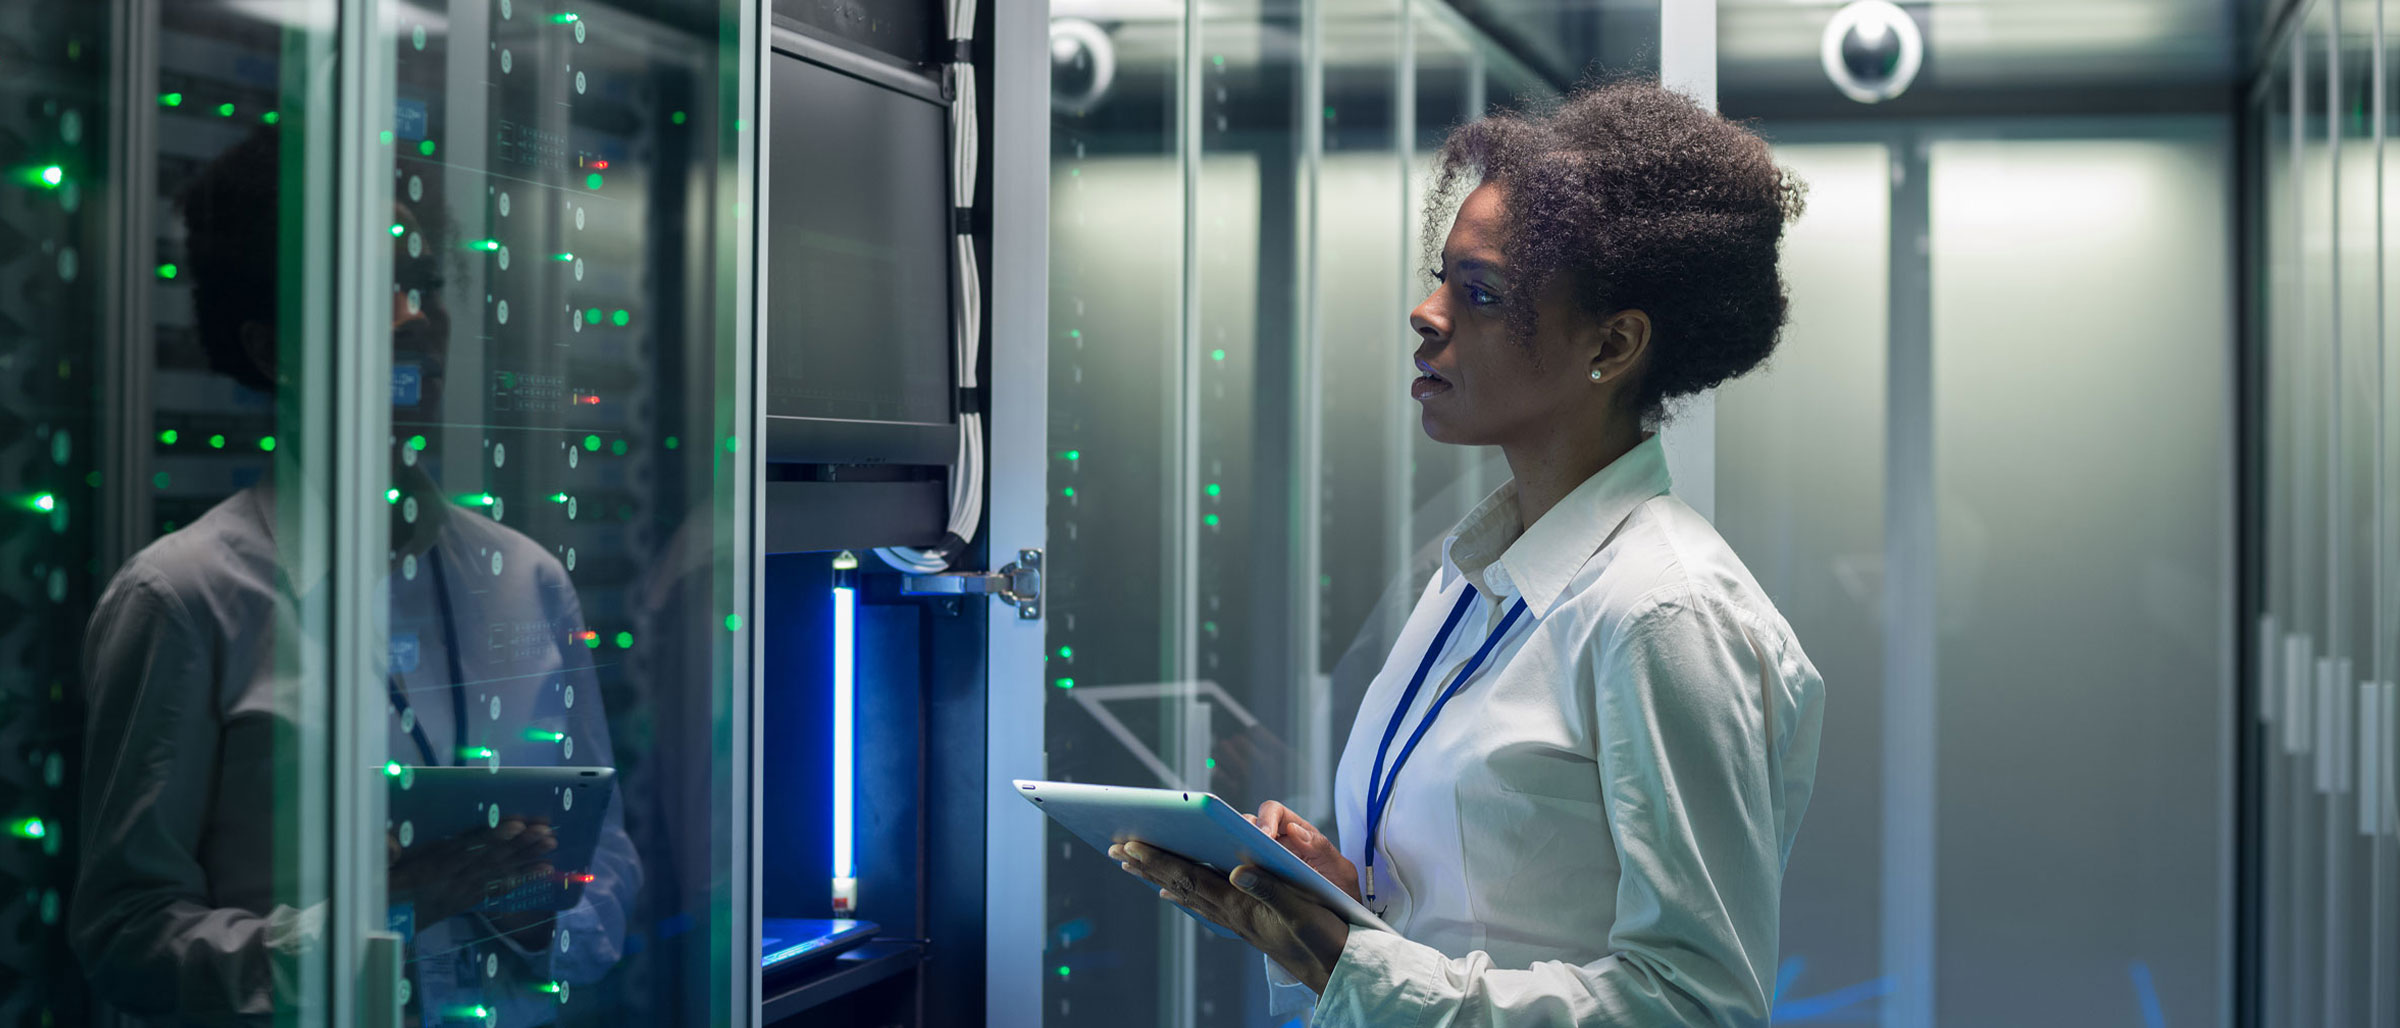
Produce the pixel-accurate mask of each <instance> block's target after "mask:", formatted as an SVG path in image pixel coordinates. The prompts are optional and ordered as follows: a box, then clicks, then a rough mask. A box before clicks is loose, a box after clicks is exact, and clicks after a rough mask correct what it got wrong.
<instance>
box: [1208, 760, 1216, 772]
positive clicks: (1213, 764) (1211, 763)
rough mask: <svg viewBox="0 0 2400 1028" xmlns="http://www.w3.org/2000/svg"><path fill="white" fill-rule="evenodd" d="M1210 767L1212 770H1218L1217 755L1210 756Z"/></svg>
mask: <svg viewBox="0 0 2400 1028" xmlns="http://www.w3.org/2000/svg"><path fill="white" fill-rule="evenodd" d="M1208 768H1209V770H1211V771H1214V770H1216V768H1217V758H1215V757H1210V758H1208Z"/></svg>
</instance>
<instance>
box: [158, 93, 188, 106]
mask: <svg viewBox="0 0 2400 1028" xmlns="http://www.w3.org/2000/svg"><path fill="white" fill-rule="evenodd" d="M158 105H159V106H160V107H181V106H183V94H182V93H160V94H158Z"/></svg>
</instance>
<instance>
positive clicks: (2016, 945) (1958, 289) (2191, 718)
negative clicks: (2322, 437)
mask: <svg viewBox="0 0 2400 1028" xmlns="http://www.w3.org/2000/svg"><path fill="white" fill-rule="evenodd" d="M2226 145H2227V144H2226V141H2225V140H2223V139H2221V138H2219V137H2217V136H2216V135H2215V134H2214V131H2213V130H2211V129H2207V128H2195V129H2192V130H2191V132H2190V134H2188V135H2170V134H2165V133H2163V132H2162V135H2161V136H2160V137H2158V138H2151V139H2120V140H2089V141H2084V140H2058V141H2043V140H2009V141H2005V142H1948V143H1938V144H1935V145H1934V147H1933V148H1932V150H1931V168H1932V180H1931V188H1932V200H1931V202H1932V207H1931V212H1932V222H1931V261H1932V268H1931V270H1932V293H1931V299H1932V312H1933V324H1934V346H1935V350H1934V375H1935V382H1934V404H1933V409H1934V412H1935V418H1936V422H1935V425H1934V439H1935V445H1936V458H1937V463H1936V469H1937V470H1936V477H1935V490H1936V491H1935V498H1936V512H1937V520H1938V528H1939V548H1940V550H1939V552H1940V562H1941V563H1940V566H1939V567H1940V574H1939V583H1940V593H1939V607H1938V615H1939V616H1938V620H1939V625H1940V634H1939V666H1938V671H1939V674H1940V693H1939V695H1940V697H1941V700H1940V736H1939V744H1938V750H1937V752H1938V753H1939V754H1940V759H1941V772H1940V777H1939V782H1938V786H1937V788H1938V797H1939V801H1940V809H1942V810H1946V811H1972V812H1974V813H1973V815H1972V816H1971V817H1966V816H1962V817H1958V818H1946V819H1944V820H1942V821H1941V822H1940V824H1939V825H1938V832H1939V834H1938V836H1937V844H1938V846H1939V850H1938V854H1939V859H1940V867H1941V869H1942V870H1941V875H1940V890H1941V891H1940V897H1939V903H1940V908H1939V909H1940V910H1941V913H1942V922H1943V924H1944V925H1946V926H1958V928H1957V930H1945V931H1944V932H1943V934H1942V943H1941V949H1940V952H1939V955H1938V961H1939V965H1938V969H1937V973H1938V974H1939V976H1940V979H1939V980H1940V983H1941V992H1940V999H1939V1001H1940V1007H1941V1011H1940V1013H1941V1020H1942V1023H1944V1024H1954V1023H1955V1024H1965V1025H1976V1024H1990V1025H2006V1024H2027V1023H2034V1022H2039V1021H2043V1020H2045V1019H2052V1018H2054V1017H2055V1013H2056V1012H2057V1011H2060V1010H2105V1009H2130V1008H2131V1006H2132V1005H2133V1002H2134V999H2135V997H2139V996H2144V995H2150V996H2155V997H2157V998H2158V999H2159V1000H2160V1001H2161V1002H2162V1004H2163V1009H2164V1016H2165V1017H2167V1018H2168V1019H2170V1020H2173V1021H2176V1022H2182V1021H2193V1022H2198V1023H2209V1022H2213V1021H2216V1020H2218V1019H2219V1018H2220V1017H2222V1016H2223V1014H2222V1013H2221V1012H2220V1010H2218V1009H2217V1005H2218V1003H2219V1000H2218V999H2217V997H2219V996H2220V995H2222V994H2221V992H2220V991H2219V989H2218V988H2217V986H2218V984H2219V983H2220V982H2221V980H2222V975H2221V973H2220V970H2219V963H2218V954H2219V952H2220V947H2221V946H2222V945H2223V943H2224V940H2223V938H2222V932H2223V930H2224V914H2223V909H2222V907H2221V906H2220V904H2219V903H2218V902H2214V901H2209V900H2199V901H2196V898H2202V897H2215V896H2218V895H2220V886H2221V883H2222V882H2224V881H2225V880H2226V879H2225V877H2224V876H2225V875H2226V874H2227V872H2228V868H2227V867H2226V866H2225V865H2224V863H2223V861H2224V858H2225V849H2224V845H2223V843H2224V840H2225V839H2227V838H2228V832H2227V820H2226V819H2227V817H2228V816H2229V811H2230V809H2231V796H2230V794H2229V793H2228V792H2227V790H2226V788H2225V784H2224V779H2223V776H2222V772H2221V768H2222V767H2223V763H2222V761H2223V759H2224V758H2223V755H2224V754H2225V753H2226V752H2227V746H2228V742H2227V739H2226V735H2225V732H2226V730H2227V724H2226V717H2227V714H2228V708H2227V707H2226V705H2225V704H2226V697H2227V696H2228V695H2229V692H2228V689H2229V684H2228V683H2229V674H2230V669H2229V668H2228V667H2227V663H2226V661H2227V653H2228V651H2227V648H2226V647H2225V645H2224V641H2223V622H2222V619H2223V617H2224V616H2225V614H2224V612H2225V611H2227V610H2229V609H2230V607H2229V606H2228V603H2229V600H2230V597H2229V595H2228V594H2227V592H2226V590H2227V589H2228V588H2229V585H2230V581H2231V577H2230V570H2229V568H2230V565H2229V561H2230V557H2231V553H2232V540H2231V538H2230V536H2229V534H2228V532H2229V527H2230V525H2231V518H2230V514H2229V512H2228V510H2227V509H2226V507H2225V504H2226V502H2227V496H2228V495H2229V489H2230V484H2231V483H2230V473H2231V472H2230V462H2229V459H2228V454H2227V442H2226V441H2227V440H2228V439H2230V438H2231V435H2230V433H2231V414H2230V408H2229V404H2228V403H2227V397H2228V396H2230V392H2229V389H2230V383H2229V380H2228V377H2227V375H2228V362H2227V361H2226V360H2225V358H2224V355H2225V354H2226V353H2228V352H2229V349H2230V345H2231V341H2230V338H2229V336H2228V333H2229V332H2230V328H2229V327H2228V326H2229V324H2230V318H2229V315H2230V305H2229V304H2228V302H2227V300H2226V298H2225V295H2224V290H2223V288H2222V284H2223V283H2225V282H2227V281H2229V267H2228V263H2227V262H2228V260H2229V255H2228V253H2227V251H2226V241H2227V240H2228V239H2230V238H2231V231H2230V226H2229V225H2228V224H2227V222H2226V205H2225V203H2224V198H2225V196H2226V195H2227V190H2228V188H2229V186H2230V183H2229V182H2228V181H2227V177H2226V171H2225V168H2226ZM2069 240H2071V241H2072V242H2073V245H2071V246H2070V245H2062V243H2063V242H2065V241H2069ZM2037 255H2038V259H2036V257H2037ZM2027 297H2038V298H2039V300H2038V304H2039V306H2040V307H2041V309H2042V311H2043V315H2042V317H2041V319H2040V321H2041V329H2040V331H2034V332H2028V331H2026V329H2025V321H2024V314H2025V307H2024V305H2025V303H2026V298H2027ZM2129 397H2130V398H2132V400H2133V401H2134V402H2132V403H2130V404H2129V403H2128V398H2129ZM2061 497H2072V498H2073V502H2071V503H2065V504H2062V503H2061V502H2060V500H2061ZM2028 745H2036V746H2038V753H2039V758H2040V759H2038V760H2033V761H2028V760H2027V759H2026V758H2027V755H2028V752H2029V751H2028V749H2027V747H2028ZM2095 782H2108V783H2116V786H2117V787H2111V788H2104V789H2095V788H2092V787H2091V785H2092V783H2095ZM2098 838H2106V839H2110V840H2112V844H2111V845H2110V846H2107V847H2093V846H2091V845H2090V844H2089V840H2092V839H2098ZM1820 839H1821V837H1820ZM2065 923H2073V924H2079V925H2091V926H2099V930H2094V931H2083V932H2077V933H2073V934H2071V936H2069V937H2061V936H2060V935H2059V934H2058V933H2057V931H2056V930H2055V927H2056V926H2057V925H2059V924H2065ZM2001 967H2005V968H2007V969H2008V970H2007V971H2006V973H1995V972H1994V971H1993V969H1994V968H2001ZM2027 981H2039V982H2041V983H2042V987H2041V988H2040V989H2038V990H2028V989H2026V988H2024V983H2025V982H2027Z"/></svg>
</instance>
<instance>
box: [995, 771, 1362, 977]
mask: <svg viewBox="0 0 2400 1028" xmlns="http://www.w3.org/2000/svg"><path fill="white" fill-rule="evenodd" d="M1016 785H1017V795H1019V796H1023V797H1025V798H1026V799H1027V800H1029V801H1031V802H1032V803H1033V804H1034V805H1035V806H1038V807H1040V808H1042V813H1045V814H1048V815H1050V820H1053V821H1056V822H1058V823H1059V824H1061V825H1063V826H1065V827H1066V829H1067V830H1068V831H1070V832H1073V833H1075V835H1076V837H1077V838H1080V839H1082V840H1083V841H1085V842H1088V843H1091V844H1092V845H1093V846H1095V847H1097V848H1099V850H1100V851H1101V852H1102V853H1106V852H1107V851H1108V848H1109V847H1110V846H1111V845H1114V844H1116V843H1120V842H1124V841H1126V840H1129V839H1131V840H1138V841H1140V842H1142V843H1144V844H1146V845H1151V846H1156V847H1158V848H1159V849H1162V850H1166V851H1167V852H1169V853H1174V854H1178V855H1180V856H1182V857H1183V858H1184V859H1186V860H1190V861H1192V862H1193V863H1197V864H1203V865H1206V866H1208V867H1210V868H1214V869H1215V870H1217V871H1218V872H1219V873H1230V872H1232V870H1233V869H1234V868H1237V867H1240V866H1242V865H1243V864H1256V865H1258V866H1259V867H1262V868H1265V869H1266V870H1268V871H1270V872H1272V873H1274V875H1275V876H1276V877H1278V878H1281V879H1283V880H1284V881H1286V882H1290V883H1291V884H1292V885H1294V886H1295V887H1298V888H1300V889H1302V890H1304V891H1306V892H1307V893H1308V894H1309V896H1310V897H1312V898H1314V899H1315V900H1316V901H1317V902H1319V903H1323V904H1325V905H1326V906H1328V907H1331V908H1333V910H1334V911H1335V912H1336V913H1339V914H1341V915H1342V917H1343V918H1344V919H1345V920H1348V921H1349V922H1350V923H1351V924H1354V925H1360V926H1363V927H1367V928H1374V929H1378V930H1381V931H1386V932H1388V931H1391V930H1392V928H1391V926H1390V925H1387V924H1384V923H1383V919H1382V918H1380V917H1376V916H1375V914H1374V912H1373V911H1370V910H1368V909H1367V908H1366V907H1365V905H1363V904H1361V903H1359V902H1358V901H1357V900H1354V899H1351V898H1350V894H1349V893H1346V892H1343V891H1342V890H1341V887H1340V886H1337V885H1335V884H1333V883H1332V882H1330V881H1327V880H1326V878H1325V876H1324V875H1321V874H1318V873H1317V869H1316V868H1313V867H1310V866H1308V864H1307V862H1305V861H1303V860H1301V859H1300V858H1299V856H1297V855H1296V854H1294V853H1293V852H1292V851H1290V850H1288V849H1285V848H1283V844H1282V843H1279V842H1276V841H1275V840H1273V839H1270V838H1267V833H1265V832H1262V831H1259V830H1258V826H1257V825H1254V824H1251V823H1250V819H1249V818H1246V817H1243V816H1242V815H1241V812H1240V811H1237V810H1235V809H1233V807H1231V806H1229V805H1227V804H1226V802H1225V801H1224V800H1221V799H1218V798H1216V797H1215V796H1213V795H1211V794H1209V793H1205V792H1187V791H1184V790H1181V789H1136V788H1132V787H1130V786H1122V785H1084V784H1081V783H1078V782H1036V781H1028V780H1026V779H1022V778H1020V779H1017V780H1016ZM1177 906H1178V907H1179V908H1181V909H1183V912H1184V913H1187V914H1192V917H1193V918H1194V919H1196V920H1198V921H1199V922H1200V923H1201V924H1204V925H1207V926H1208V928H1209V930H1210V931H1213V932H1215V933H1217V934H1218V935H1222V936H1225V937H1226V938H1229V939H1230V938H1238V936H1236V935H1234V933H1233V932H1232V931H1231V930H1229V929H1227V928H1225V927H1224V926H1222V925H1219V924H1216V923H1215V922H1212V921H1210V920H1209V919H1207V918H1205V917H1201V916H1200V915H1198V914H1193V913H1192V911H1191V909H1190V908H1188V907H1182V905H1181V904H1177Z"/></svg>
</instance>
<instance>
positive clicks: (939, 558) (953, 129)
mask: <svg viewBox="0 0 2400 1028" xmlns="http://www.w3.org/2000/svg"><path fill="white" fill-rule="evenodd" d="M974 34H975V0H951V3H950V38H951V39H953V40H955V41H957V42H959V43H961V44H963V43H965V42H967V41H968V40H971V39H972V38H974ZM968 56H969V55H968V54H967V53H966V50H965V48H964V46H961V47H960V48H959V49H958V52H956V53H954V54H953V55H952V58H953V60H952V63H951V65H950V82H951V87H952V94H951V101H950V203H951V207H952V209H953V210H956V211H964V210H967V209H969V208H971V207H973V206H974V205H975V176H976V174H977V168H976V162H975V149H976V145H977V133H976V125H975V66H974V65H973V64H972V63H970V62H969V61H968V60H967V59H966V58H967V57H968ZM955 228H956V231H955V233H954V235H953V236H952V242H951V246H952V254H953V257H952V264H953V265H954V266H955V267H956V269H957V274H955V275H953V276H952V278H953V279H954V280H956V281H957V283H958V302H957V303H955V304H952V305H951V326H950V334H951V338H952V339H954V340H955V341H956V342H957V346H956V356H957V360H958V387H959V391H960V392H961V393H962V394H964V395H969V396H972V395H977V393H976V390H977V389H978V388H979V385H980V383H979V382H978V380H977V378H976V375H975V367H976V364H977V363H978V362H979V361H980V359H981V357H982V352H983V341H982V338H981V333H982V326H983V279H982V276H981V275H980V274H979V273H978V271H977V269H976V266H975V237H974V235H973V234H972V233H970V232H968V231H967V226H965V225H957V226H955ZM982 523H983V413H982V412H981V411H977V410H962V411H960V412H959V415H958V461H957V462H956V463H955V464H953V465H952V466H951V472H950V522H949V528H948V534H947V535H946V536H945V537H944V538H943V540H942V541H941V543H940V544H938V545H936V546H934V547H932V548H931V549H918V548H916V547H913V546H886V547H883V548H881V549H878V550H876V551H875V555H876V556H878V557H881V558H883V562H884V563H886V564H889V565H891V566H893V567H895V568H898V569H900V570H902V571H908V572H914V573H916V574H927V575H929V574H936V573H939V572H942V571H946V570H949V568H950V563H951V562H952V561H954V560H956V559H958V556H959V554H961V553H964V552H965V551H966V548H967V546H968V544H970V543H972V542H973V541H974V539H975V532H976V530H977V529H978V528H979V527H980V526H981V525H982Z"/></svg>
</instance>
